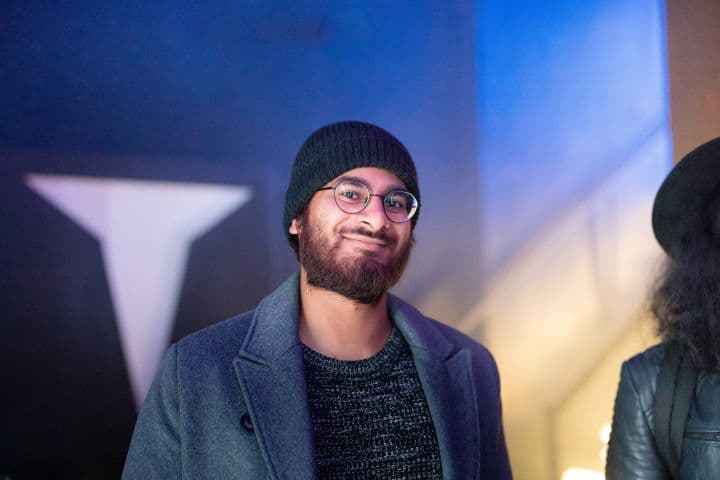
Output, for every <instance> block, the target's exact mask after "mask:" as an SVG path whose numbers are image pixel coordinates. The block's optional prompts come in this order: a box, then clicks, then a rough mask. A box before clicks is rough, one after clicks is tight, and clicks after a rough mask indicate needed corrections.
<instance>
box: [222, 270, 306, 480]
mask: <svg viewBox="0 0 720 480" xmlns="http://www.w3.org/2000/svg"><path fill="white" fill-rule="evenodd" d="M297 314H298V277H297V275H294V276H293V277H291V278H290V279H289V280H287V281H286V282H285V283H284V284H283V285H282V286H280V287H279V288H278V289H277V290H276V291H275V292H273V293H272V294H270V295H269V296H268V297H266V298H265V299H264V300H263V301H262V302H261V303H260V305H258V307H257V309H256V310H255V315H254V317H253V321H252V325H251V326H250V330H249V331H248V335H247V337H246V338H245V342H243V346H242V347H241V349H240V352H239V354H238V356H237V357H236V358H235V360H234V366H235V371H236V373H237V377H238V380H239V382H240V388H241V389H242V392H243V395H244V397H245V401H246V404H247V407H248V413H249V414H250V418H251V420H252V424H253V428H254V429H255V434H256V436H257V439H258V443H259V447H260V450H261V452H262V454H263V457H264V458H265V461H266V462H267V466H268V472H269V474H270V477H271V478H273V479H278V480H281V479H289V478H315V477H316V476H317V474H316V471H315V450H314V441H313V430H312V419H311V416H310V408H309V406H308V401H307V386H306V383H305V373H304V369H303V359H302V346H301V344H300V342H299V341H298V338H297Z"/></svg>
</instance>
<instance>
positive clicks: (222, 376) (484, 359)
mask: <svg viewBox="0 0 720 480" xmlns="http://www.w3.org/2000/svg"><path fill="white" fill-rule="evenodd" d="M298 292H299V289H298V275H297V274H296V275H294V276H292V277H291V278H290V279H288V280H287V281H286V282H285V283H284V284H283V285H281V286H280V287H279V288H278V289H277V290H276V291H275V292H273V293H271V294H270V295H268V296H267V297H265V298H264V299H263V300H262V301H261V302H260V303H259V304H258V306H257V307H256V308H255V309H254V310H252V311H250V312H247V313H245V314H242V315H239V316H237V317H234V318H231V319H229V320H226V321H224V322H221V323H218V324H216V325H213V326H211V327H208V328H205V329H203V330H200V331H198V332H195V333H193V334H191V335H188V336H187V337H185V338H183V339H182V340H180V341H179V342H178V343H176V344H174V345H172V346H171V347H170V348H169V350H168V352H167V354H166V356H165V358H164V359H163V361H162V363H161V366H160V368H159V372H158V374H157V376H156V378H155V380H154V382H153V385H152V387H151V388H150V391H149V393H148V395H147V397H146V399H145V402H144V403H143V406H142V408H141V410H140V413H139V415H138V419H137V423H136V426H135V430H134V433H133V437H132V440H131V443H130V449H129V452H128V455H127V458H126V462H125V467H124V471H123V475H122V478H123V479H124V480H131V479H137V480H151V479H170V478H177V479H180V478H182V479H265V478H272V479H278V480H280V479H282V480H288V479H312V478H316V477H317V471H316V466H315V451H314V442H313V428H312V419H311V415H310V408H309V405H308V400H307V390H306V383H305V376H304V367H303V356H302V344H301V343H300V341H299V339H298V335H297V318H298V302H299V300H298V299H299V293H298ZM388 309H389V312H390V315H391V318H392V319H393V321H394V323H395V326H396V328H397V329H398V330H399V331H400V333H401V334H402V335H403V337H404V338H405V341H406V342H407V343H408V345H409V347H410V350H411V353H412V356H413V361H414V363H415V366H416V369H417V372H418V375H419V377H420V381H421V384H422V387H423V391H424V392H425V397H426V399H427V403H428V407H429V409H430V413H431V417H432V419H433V423H434V426H435V431H436V434H437V439H438V444H439V448H440V457H441V464H442V470H443V477H444V478H445V479H458V480H468V479H499V480H505V479H510V478H511V473H510V466H509V462H508V456H507V452H506V449H505V440H504V435H503V428H502V420H501V405H500V397H499V389H500V382H499V377H498V372H497V368H496V366H495V362H494V360H493V358H492V356H491V355H490V353H489V352H488V351H487V350H486V349H485V348H484V347H483V346H481V345H479V344H478V343H477V342H475V341H474V340H472V339H470V338H469V337H467V336H465V335H463V334H461V333H460V332H458V331H456V330H454V329H452V328H450V327H448V326H446V325H443V324H441V323H439V322H436V321H434V320H431V319H429V318H426V317H425V316H423V315H422V314H421V313H420V312H418V311H417V310H416V309H415V308H413V307H412V306H410V305H408V304H407V303H405V302H403V301H402V300H400V299H398V298H396V297H394V296H392V295H389V298H388Z"/></svg>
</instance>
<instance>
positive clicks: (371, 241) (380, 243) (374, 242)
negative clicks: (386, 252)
mask: <svg viewBox="0 0 720 480" xmlns="http://www.w3.org/2000/svg"><path fill="white" fill-rule="evenodd" d="M342 238H343V239H345V240H351V241H354V242H360V243H363V244H365V245H370V246H374V247H389V246H390V244H389V243H388V242H386V241H384V240H380V239H379V238H372V237H367V236H365V235H356V234H343V235H342Z"/></svg>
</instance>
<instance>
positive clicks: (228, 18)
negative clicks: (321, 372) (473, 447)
mask: <svg viewBox="0 0 720 480" xmlns="http://www.w3.org/2000/svg"><path fill="white" fill-rule="evenodd" d="M717 45H720V4H719V3H718V2H717V1H715V0H667V1H661V0H602V1H600V0H588V1H584V2H576V1H571V0H556V1H553V2H529V1H524V2H523V1H515V0H505V1H500V0H477V1H467V0H452V1H442V2H441V1H421V2H409V1H345V0H337V1H330V0H324V1H323V0H314V1H280V0H268V1H234V2H231V1H227V0H219V1H217V2H210V3H208V4H201V3H196V2H163V1H159V2H150V3H148V2H13V1H8V2H3V3H2V6H1V7H0V220H1V222H2V223H1V226H2V230H1V233H2V237H1V238H2V241H0V249H2V250H0V259H1V263H0V305H1V307H0V308H1V309H2V310H1V311H0V365H1V366H0V372H1V373H0V375H1V376H0V385H2V387H0V418H1V419H2V424H1V425H0V478H2V477H3V474H6V475H9V477H10V478H13V479H26V478H117V477H118V476H119V472H120V469H121V467H122V463H123V461H124V457H125V453H126V450H127V446H128V442H129V439H130V435H131V433H132V428H133V425H134V421H135V416H136V412H137V405H139V403H140V402H142V399H143V398H144V395H145V393H146V391H147V388H148V387H149V383H150V382H151V380H152V378H153V375H154V373H155V369H156V367H157V362H158V361H159V359H160V358H161V356H162V355H163V353H164V351H165V350H166V348H167V346H168V345H169V343H170V342H172V341H175V340H177V339H178V338H180V337H182V336H184V335H186V334H187V333H189V332H192V331H194V330H197V329H199V328H202V327H204V326H207V325H211V324H213V323H215V322H217V321H220V320H222V319H224V318H227V317H229V316H231V315H234V314H236V313H239V312H242V311H244V310H247V309H249V308H252V307H253V306H254V305H255V304H256V302H257V301H258V300H259V299H260V298H261V297H262V296H264V295H265V294H266V293H268V292H269V291H271V290H272V289H274V288H275V287H276V286H277V285H278V284H279V283H281V282H282V281H283V280H284V279H285V278H286V277H287V276H288V275H289V274H290V273H292V272H293V271H294V270H296V269H297V263H296V261H295V259H294V257H293V254H292V252H291V250H290V248H288V246H287V243H286V240H285V236H284V232H283V231H282V222H281V216H282V208H283V203H284V192H285V188H286V186H287V182H288V179H289V172H290V166H291V164H292V161H293V159H294V155H295V153H296V151H297V149H298V148H299V146H300V144H301V143H302V141H303V140H304V139H305V137H306V136H307V135H308V134H310V133H311V132H312V131H313V130H315V129H316V128H318V127H320V126H321V125H324V124H326V123H330V122H334V121H337V120H343V119H357V120H365V121H370V122H373V123H377V124H379V125H381V126H383V127H385V128H387V129H388V130H390V131H391V132H392V133H394V134H395V135H396V136H397V137H399V138H400V139H401V140H402V141H403V142H404V143H405V144H406V146H407V147H408V149H409V150H410V152H411V153H412V154H413V156H414V158H415V161H416V163H417V166H418V170H419V174H420V185H421V190H422V201H423V207H422V215H421V220H420V221H419V223H418V226H417V229H416V237H417V244H416V247H415V249H414V253H413V258H412V261H411V262H410V266H409V268H408V271H407V273H406V275H405V277H404V278H403V280H402V281H401V283H400V284H399V285H398V286H397V288H396V289H395V291H396V293H397V294H399V295H400V296H402V297H404V298H405V299H406V300H408V301H410V302H411V303H414V304H415V305H416V306H418V307H419V308H420V309H421V310H423V311H424V312H425V313H426V314H428V315H430V316H433V317H435V318H438V319H439V320H441V321H443V322H445V323H447V324H450V325H453V326H455V327H457V328H459V329H460V330H462V331H464V332H466V333H468V334H470V335H472V336H473V337H475V338H477V339H478V340H480V341H482V342H483V343H485V344H486V345H487V346H488V347H489V348H490V349H491V350H492V351H493V353H494V354H495V356H496V360H497V362H498V365H499V368H500V371H501V377H502V381H503V401H504V409H505V410H504V416H505V426H506V433H507V442H508V447H509V450H510V455H511V462H512V465H513V469H514V472H515V476H516V478H518V479H521V480H522V479H528V480H535V479H539V480H550V479H553V480H554V479H562V480H595V479H601V478H603V477H602V473H601V472H602V468H603V461H604V459H603V455H604V448H605V444H606V442H607V436H608V429H609V423H610V419H611V416H612V404H613V399H614V395H615V388H616V386H617V382H618V378H619V369H620V364H621V362H622V360H623V359H625V358H627V357H629V356H631V355H633V354H634V353H636V352H639V351H641V350H642V349H644V348H645V347H647V346H649V345H651V344H653V343H655V342H656V341H657V339H656V338H655V333H654V329H653V326H652V322H651V321H650V320H649V319H648V317H647V314H646V313H645V310H644V305H645V299H646V291H647V288H648V286H649V284H650V282H651V279H652V275H653V273H654V272H655V271H656V269H657V268H658V264H659V260H660V259H661V253H660V250H659V247H657V245H656V243H655V241H654V239H653V236H652V231H651V227H650V208H651V205H652V200H653V197H654V194H655V192H656V190H657V188H658V186H659V185H660V183H661V181H662V179H663V178H664V176H665V174H666V173H667V172H668V171H669V169H670V168H671V166H672V163H673V161H677V160H678V159H679V158H680V157H681V156H682V155H684V154H685V153H687V152H688V151H689V150H690V149H692V148H693V147H694V146H696V145H698V144H700V143H702V142H704V141H706V140H708V139H710V138H712V137H715V136H717V135H718V133H719V132H720V95H719V92H720V61H719V60H718V56H717V51H716V50H717Z"/></svg>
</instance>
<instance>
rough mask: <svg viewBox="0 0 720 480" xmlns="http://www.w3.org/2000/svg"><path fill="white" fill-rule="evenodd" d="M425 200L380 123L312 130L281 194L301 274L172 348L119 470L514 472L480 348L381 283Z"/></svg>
mask: <svg viewBox="0 0 720 480" xmlns="http://www.w3.org/2000/svg"><path fill="white" fill-rule="evenodd" d="M419 199H420V190H419V187H418V182H417V174H416V171H415V165H414V164H413V161H412V158H411V157H410V155H409V154H408V152H407V150H406V149H405V147H404V146H403V145H402V144H401V143H400V142H399V141H398V140H397V139H396V138H395V137H393V136H392V135H391V134H389V133H388V132H386V131H385V130H383V129H381V128H379V127H377V126H374V125H371V124H367V123H362V122H340V123H336V124H332V125H328V126H326V127H323V128H321V129H319V130H317V131H316V132H315V133H313V134H312V135H311V136H310V137H309V138H308V139H307V140H306V141H305V143H304V144H303V146H302V147H301V148H300V151H299V153H298V155H297V158H296V160H295V164H294V166H293V171H292V176H291V179H290V185H289V187H288V189H287V194H286V199H285V214H284V228H285V232H286V234H287V236H288V240H289V242H290V245H291V246H292V247H293V249H294V250H295V252H296V254H297V255H298V258H299V260H300V273H299V275H298V274H296V275H294V276H292V277H291V278H290V279H289V280H287V281H286V282H285V283H284V284H283V285H282V286H280V287H279V288H278V289H277V290H276V291H275V292H273V293H271V294H270V295H268V296H267V297H266V298H265V299H263V300H262V301H261V302H260V304H259V305H258V306H257V308H255V310H253V311H251V312H248V313H245V314H243V315H240V316H238V317H235V318H231V319H229V320H227V321H225V322H222V323H219V324H217V325H214V326H212V327H209V328H207V329H204V330H202V331H199V332H196V333H194V334H192V335H189V336H188V337H186V338H184V339H183V340H181V341H180V342H178V343H177V344H175V345H173V346H171V347H170V349H169V351H168V353H167V356H166V358H165V359H164V361H163V363H162V365H161V367H160V371H159V373H158V375H157V378H156V379H155V382H154V384H153V386H152V388H151V390H150V392H149V394H148V397H147V399H146V400H145V404H144V405H143V407H142V410H141V412H140V415H139V416H138V421H137V425H136V427H135V432H134V434H133V439H132V442H131V445H130V451H129V453H128V456H127V460H126V464H125V470H124V472H123V478H125V479H153V478H223V479H226V478H227V479H230V478H237V479H248V478H274V479H310V478H323V479H346V478H354V479H371V478H373V479H374V478H377V479H386V478H404V479H441V478H446V479H450V478H454V479H463V480H465V479H509V478H511V473H510V467H509V464H508V457H507V453H506V449H505V441H504V436H503V429H502V421H501V409H500V399H499V388H500V387H499V378H498V374H497V369H496V367H495V364H494V361H493V359H492V357H491V355H490V353H489V352H488V351H487V350H486V349H485V348H484V347H482V346H481V345H479V344H477V343H476V342H474V341H473V340H471V339H470V338H468V337H466V336H464V335H462V334H461V333H459V332H457V331H455V330H453V329H451V328H450V327H447V326H445V325H443V324H441V323H438V322H436V321H434V320H431V319H428V318H426V317H424V316H423V315H422V314H421V313H420V312H418V311H417V310H415V309H414V308H413V307H412V306H410V305H408V304H406V303H404V302H403V301H402V300H400V299H398V298H396V297H394V296H392V295H389V294H388V293H387V290H388V289H389V288H390V287H391V286H392V285H394V284H395V283H396V282H397V281H398V280H399V278H400V276H401V274H402V271H403V269H404V267H405V265H406V264H407V261H408V258H409V256H410V250H411V248H412V244H413V234H412V231H413V229H414V227H415V224H416V222H417V220H418V212H419V208H420V204H419Z"/></svg>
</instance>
